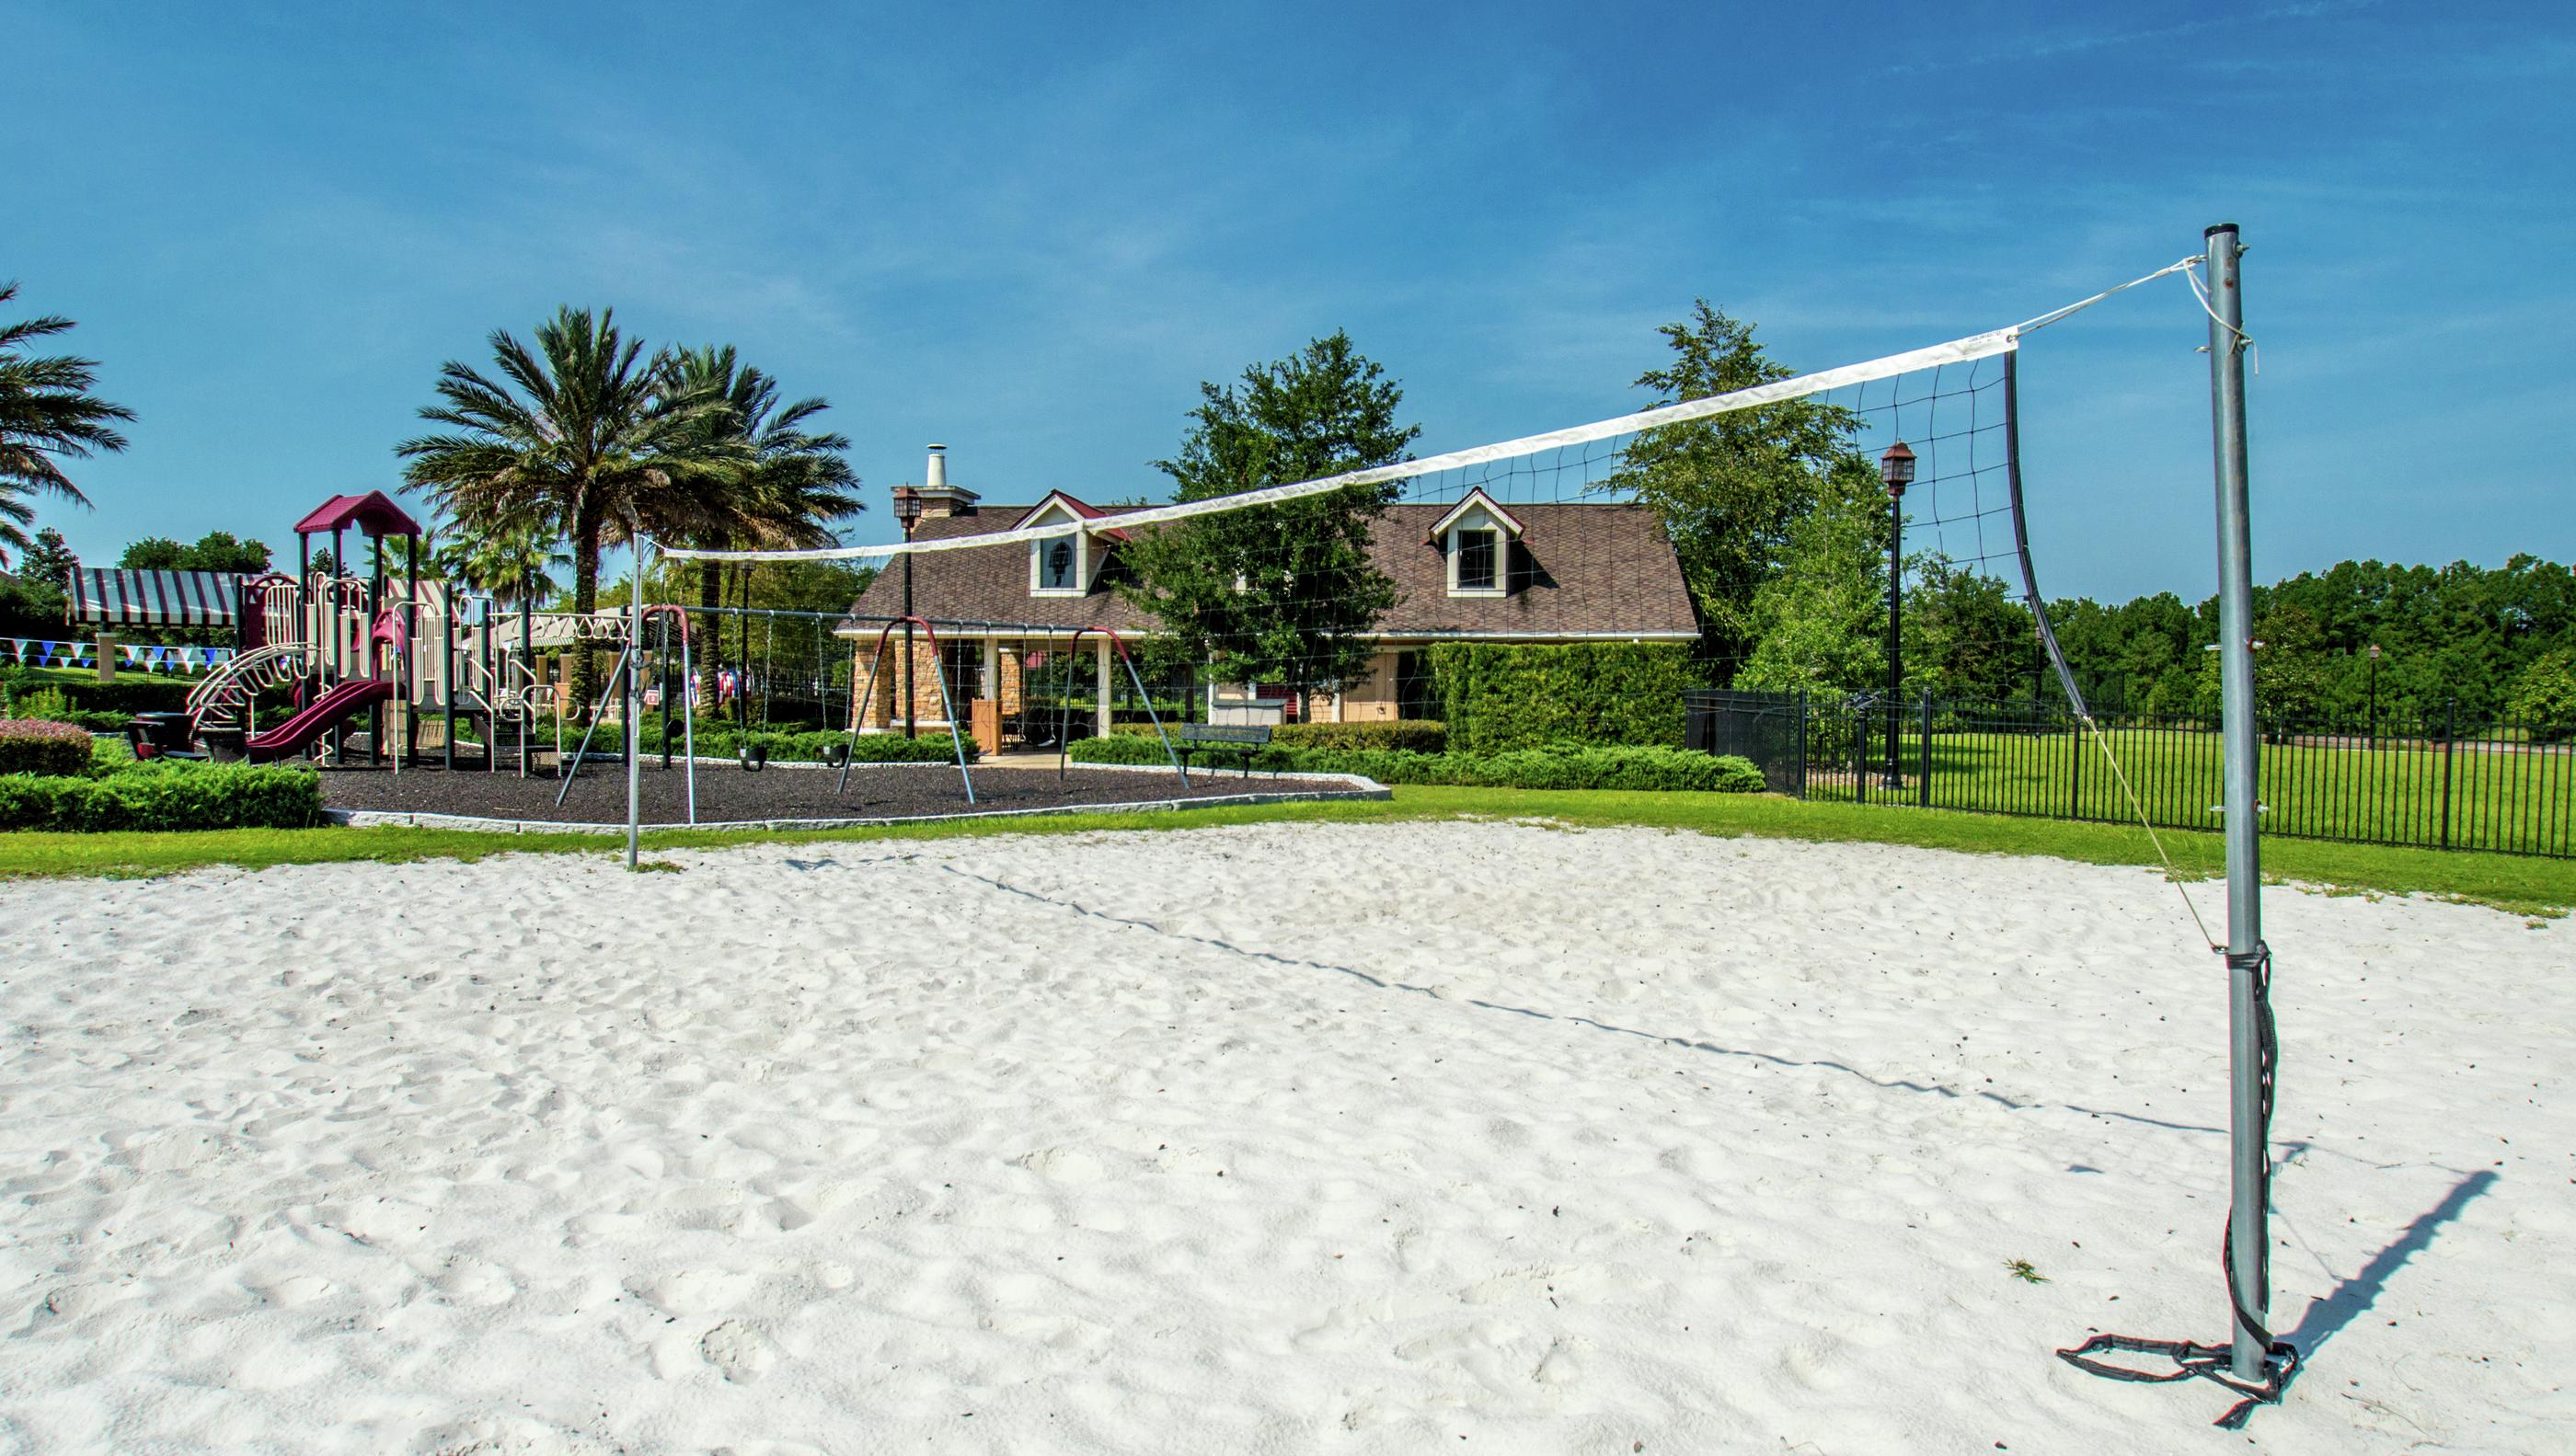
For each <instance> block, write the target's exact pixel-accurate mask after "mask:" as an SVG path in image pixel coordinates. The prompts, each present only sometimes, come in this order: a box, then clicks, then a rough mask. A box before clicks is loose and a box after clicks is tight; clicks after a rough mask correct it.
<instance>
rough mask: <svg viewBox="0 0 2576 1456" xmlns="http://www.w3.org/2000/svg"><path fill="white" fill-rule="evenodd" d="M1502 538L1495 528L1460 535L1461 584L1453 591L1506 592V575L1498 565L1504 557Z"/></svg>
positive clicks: (1458, 538) (1458, 557)
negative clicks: (1498, 560) (1502, 554)
mask: <svg viewBox="0 0 2576 1456" xmlns="http://www.w3.org/2000/svg"><path fill="white" fill-rule="evenodd" d="M1501 535H1502V533H1501V532H1499V531H1496V530H1494V529H1492V528H1491V527H1487V528H1484V529H1480V530H1466V531H1460V532H1458V533H1457V542H1458V545H1457V553H1456V559H1457V564H1458V570H1457V580H1456V583H1455V584H1454V585H1453V586H1452V587H1451V588H1450V590H1452V591H1462V592H1485V591H1498V590H1500V589H1501V588H1502V584H1503V582H1502V573H1501V572H1500V570H1499V569H1498V563H1497V561H1496V558H1497V557H1498V556H1500V555H1501V551H1500V549H1499V547H1500V544H1501V542H1500V537H1501Z"/></svg>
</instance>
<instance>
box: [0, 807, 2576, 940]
mask: <svg viewBox="0 0 2576 1456" xmlns="http://www.w3.org/2000/svg"><path fill="white" fill-rule="evenodd" d="M1479 816H1482V817H1496V818H1514V819H1519V818H1532V819H1547V820H1552V821H1555V822H1559V823H1564V824H1571V825H1578V826H1585V827H1608V826H1617V825H1637V826H1644V827H1649V828H1665V829H1674V830H1682V831H1688V832H1694V833H1703V834H1715V835H1752V836H1756V837H1762V838H1779V839H1804V840H1814V841H1834V842H1862V843H1877V844H1907V845H1918V846H1922V847H1925V848H1931V849H1951V850H1961V851H1966V852H1969V853H1978V854H2014V855H2049V856H2054V857H2056V858H2060V859H2071V860H2080V861H2084V862H2087V863H2092V864H2115V865H2152V864H2154V863H2156V856H2155V851H2154V848H2153V846H2152V845H2150V843H2149V842H2148V839H2147V836H2146V834H2145V833H2144V832H2143V831H2141V830H2138V829H2135V828H2126V827H2122V826H2119V825H2114V824H2088V823H2070V822H2065V821H2060V820H2049V819H2021V818H2010V817H2005V816H2001V815H1986V814H1958V813H1937V814H1927V813H1924V812H1922V811H1920V810H1916V809H1905V808H1889V807H1883V806H1879V805H1860V804H1834V803H1812V802H1800V801H1798V800H1792V799H1780V798H1772V797H1769V796H1757V795H1729V794H1653V793H1623V792H1610V791H1583V792H1565V791H1550V790H1536V789H1530V790H1510V789H1469V788H1432V787H1402V788H1398V789H1396V790H1395V797H1394V798H1393V799H1392V800H1387V801H1382V802H1367V803H1344V804H1330V803H1323V804H1317V803H1307V804H1279V805H1265V806H1257V807H1248V808H1247V807H1237V808H1215V809H1188V810H1179V811H1172V812H1157V813H1138V814H1081V815H1064V816H1058V817H1047V818H1034V819H1014V820H999V821H997V820H986V821H981V822H975V821H969V822H965V823H948V824H935V825H922V826H916V827H898V828H870V829H843V830H818V831H811V832H797V833H790V834H774V835H773V834H761V833H757V832H750V833H745V832H725V833H720V832H716V831H710V830H665V831H660V832H656V833H652V834H648V835H646V836H645V843H646V845H647V847H649V848H652V849H677V848H699V847H717V846H722V845H727V844H741V843H748V842H754V841H760V840H775V841H780V842H791V843H804V842H818V841H819V842H830V841H836V840H933V839H949V838H959V837H964V836H969V835H979V836H980V835H992V834H1072V833H1079V832H1082V831H1086V830H1099V829H1119V830H1143V831H1172V830H1183V829H1192V828H1198V827H1202V826H1207V825H1218V824H1255V823H1275V822H1302V821H1309V820H1320V821H1326V822H1332V823H1369V822H1380V821H1394V820H1416V819H1455V818H1467V817H1479ZM2166 842H2167V846H2168V848H2169V849H2171V851H2172V852H2173V855H2174V858H2175V860H2176V862H2177V864H2178V866H2179V867H2180V868H2181V869H2182V870H2183V872H2184V873H2186V874H2189V875H2195V876H2200V875H2208V874H2211V873H2214V872H2215V871H2216V870H2217V869H2218V867H2219V865H2220V863H2221V852H2220V847H2219V843H2218V840H2217V838H2216V836H2214V835H2209V834H2200V833H2169V834H2167V835H2166ZM622 847H623V846H622V844H621V843H620V842H619V841H617V840H616V839H615V838H614V837H613V836H612V837H601V836H596V835H584V834H516V835H508V834H477V833H473V832H470V831H462V830H437V829H245V830H221V831H212V832H207V833H201V834H0V876H9V877H24V876H59V875H114V876H132V875H154V874H168V873H172V872H176V871H180V870H187V869H195V868H200V867H203V866H209V865H235V866H240V867H243V868H246V869H258V868H265V867H267V866H270V865H280V864H313V863H326V862H334V861H346V860H382V861H408V860H420V859H435V858H451V859H480V858H482V857H483V856H485V855H492V854H530V853H535V854H610V853H615V852H617V851H618V850H619V849H622ZM2264 867H2265V869H2266V871H2267V872H2268V873H2269V874H2270V875H2272V876H2273V877H2274V878H2276V879H2287V880H2297V881H2301V882H2306V883H2312V884H2318V885H2325V886H2330V887H2333V888H2335V889H2338V890H2342V891H2349V892H2356V893H2391V894H2403V893H2410V892H2412V893H2424V894H2432V895H2441V896H2446V897H2450V898H2455V899H2460V900H2465V901H2470V902H2473V903H2477V904H2483V905H2492V906H2495V907H2497V908H2499V909H2504V910H2511V911H2515V912H2518V913H2522V914H2526V915H2534V916H2542V915H2557V914H2563V913H2565V912H2566V911H2567V910H2568V909H2569V908H2571V907H2576V862H2568V861H2561V860H2544V859H2533V858H2528V857H2522V856H2510V855H2494V854H2476V853H2468V852H2463V851H2456V850H2455V851H2450V852H2447V853H2446V852H2443V851H2439V850H2418V849H2389V848H2382V847H2376V846H2369V845H2353V844H2335V843H2327V842H2320V841H2313V840H2291V839H2268V840H2266V841H2265V845H2264Z"/></svg>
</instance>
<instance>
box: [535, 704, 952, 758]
mask: <svg viewBox="0 0 2576 1456" xmlns="http://www.w3.org/2000/svg"><path fill="white" fill-rule="evenodd" d="M642 727H643V732H642V733H641V734H640V735H638V736H639V739H640V741H641V742H642V744H643V750H644V752H646V753H648V754H658V753H660V752H661V751H662V721H661V717H660V715H659V714H656V715H654V716H653V717H650V718H647V719H645V720H644V722H643V725H642ZM575 741H576V740H575V738H574V737H573V736H571V735H569V734H568V735H566V737H565V739H564V744H565V751H566V752H567V753H569V752H570V751H571V746H572V744H573V743H574V742H575ZM620 741H621V740H620V738H619V736H618V735H617V734H616V733H615V731H614V725H611V726H609V727H605V728H602V729H601V730H600V739H599V742H601V743H602V744H604V745H605V746H607V747H608V748H609V749H611V750H612V751H613V750H614V749H615V748H616V747H617V745H618V743H619V742H620ZM683 741H684V740H683V738H682V735H681V733H680V725H679V724H677V723H673V724H672V725H671V752H672V753H673V754H677V753H678V752H679V751H680V749H681V746H682V744H683ZM746 741H748V742H752V743H757V744H760V745H761V746H762V747H764V748H766V749H768V750H769V761H770V762H772V763H821V762H823V750H824V749H826V748H828V747H830V746H832V745H834V744H841V743H848V742H849V741H850V735H849V734H848V733H846V732H843V733H834V732H831V731H829V730H828V729H811V730H806V731H803V732H795V733H790V732H785V731H782V730H771V729H760V728H755V729H753V730H752V731H750V732H749V733H745V732H743V731H741V730H740V729H738V728H735V727H733V726H731V725H730V724H728V725H726V726H724V727H721V728H719V727H715V726H713V725H707V726H703V727H700V728H699V729H698V734H697V747H698V757H700V758H737V757H740V756H741V753H742V745H743V744H744V743H745V742H746ZM965 744H966V761H967V762H968V763H973V762H975V761H976V758H977V756H978V755H977V751H976V748H975V740H974V739H973V738H971V737H969V738H967V739H966V740H965ZM850 761H851V762H852V763H955V762H956V761H957V749H956V746H955V745H954V744H952V743H951V742H950V741H949V738H948V730H947V729H945V728H941V729H938V730H936V731H933V730H931V729H928V728H925V729H923V730H922V732H921V736H920V737H919V738H906V737H904V736H903V735H902V734H900V733H862V734H860V735H859V741H858V746H857V747H855V748H853V749H852V750H851V751H850Z"/></svg>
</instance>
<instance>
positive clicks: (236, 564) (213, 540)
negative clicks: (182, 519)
mask: <svg viewBox="0 0 2576 1456" xmlns="http://www.w3.org/2000/svg"><path fill="white" fill-rule="evenodd" d="M268 561H269V552H268V547H267V545H266V544H265V543H264V542H259V541H244V540H242V539H240V538H239V537H237V536H235V535H233V533H232V532H230V531H208V532H207V533H206V534H205V535H203V536H200V537H198V538H197V539H196V541H195V543H194V544H191V545H185V546H183V545H181V544H179V543H178V542H176V541H173V540H171V539H170V538H169V537H167V536H146V537H144V538H143V539H142V540H140V541H136V542H134V543H133V544H131V545H129V546H127V547H126V548H125V551H124V553H123V554H121V555H119V556H118V557H117V558H116V564H117V565H118V566H119V567H122V568H123V569H125V570H127V571H237V572H242V573H245V574H256V573H258V572H262V571H266V570H268Z"/></svg>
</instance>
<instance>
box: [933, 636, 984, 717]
mask: <svg viewBox="0 0 2576 1456" xmlns="http://www.w3.org/2000/svg"><path fill="white" fill-rule="evenodd" d="M939 671H940V675H941V676H943V677H945V678H947V679H948V700H949V701H950V702H951V703H954V704H956V705H957V706H959V707H961V708H962V707H964V706H965V705H966V704H968V703H971V702H973V701H975V700H976V699H977V698H980V697H984V696H986V694H985V690H984V644H983V643H981V642H978V641H975V640H974V639H972V638H951V639H948V640H946V641H943V642H941V643H940V644H939Z"/></svg>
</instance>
